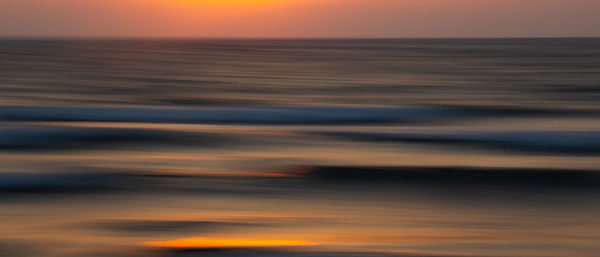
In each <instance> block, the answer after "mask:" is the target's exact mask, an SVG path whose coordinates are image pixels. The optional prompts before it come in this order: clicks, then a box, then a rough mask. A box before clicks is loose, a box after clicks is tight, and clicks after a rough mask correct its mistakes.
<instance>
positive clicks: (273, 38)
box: [0, 35, 600, 41]
mask: <svg viewBox="0 0 600 257" xmlns="http://www.w3.org/2000/svg"><path fill="white" fill-rule="evenodd" d="M423 39H438V40H439V39H600V36H477V37H463V36H448V37H317V36H315V37H302V36H298V37H234V36H217V37H205V36H197V37H178V36H176V37H174V36H11V35H8V36H2V35H0V40H84V41H85V40H182V41H183V40H189V41H196V40H423Z"/></svg>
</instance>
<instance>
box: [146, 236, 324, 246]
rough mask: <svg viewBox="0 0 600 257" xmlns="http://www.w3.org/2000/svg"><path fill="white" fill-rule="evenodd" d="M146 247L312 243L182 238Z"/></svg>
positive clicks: (303, 243) (307, 242)
mask: <svg viewBox="0 0 600 257" xmlns="http://www.w3.org/2000/svg"><path fill="white" fill-rule="evenodd" d="M144 245H147V246H159V247H168V248H222V247H282V246H311V245H316V243H314V242H309V241H300V240H246V239H221V238H184V239H178V240H170V241H151V242H145V243H144Z"/></svg>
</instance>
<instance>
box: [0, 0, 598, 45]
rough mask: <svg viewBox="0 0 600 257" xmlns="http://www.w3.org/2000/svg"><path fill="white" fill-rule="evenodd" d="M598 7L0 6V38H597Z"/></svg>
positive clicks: (229, 0)
mask: <svg viewBox="0 0 600 257" xmlns="http://www.w3.org/2000/svg"><path fill="white" fill-rule="evenodd" d="M598 10H600V1H598V0H1V1H0V36H74V37H87V36H92V37H96V36H110V37H136V36H149V37H503V36H509V37H526V36H600V29H598V27H600V15H598Z"/></svg>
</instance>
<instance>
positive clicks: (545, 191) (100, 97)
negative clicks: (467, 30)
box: [0, 38, 600, 257]
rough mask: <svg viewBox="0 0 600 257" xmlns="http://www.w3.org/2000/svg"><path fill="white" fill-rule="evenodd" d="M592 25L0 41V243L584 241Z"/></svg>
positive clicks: (595, 144)
mask: <svg viewBox="0 0 600 257" xmlns="http://www.w3.org/2000/svg"><path fill="white" fill-rule="evenodd" d="M599 157H600V39H599V38H498V39H483V38H482V39H476V38H473V39H1V40H0V256H2V257H32V256H39V257H81V256H86V257H105V256H106V257H197V256H207V257H417V256H420V257H425V256H428V257H474V256H481V257H499V256H506V257H521V256H522V257H542V256H544V257H564V256H578V257H595V256H598V254H599V253H600V243H599V242H600V158H599Z"/></svg>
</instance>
